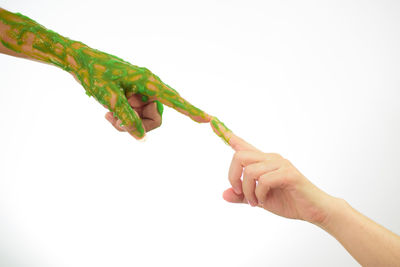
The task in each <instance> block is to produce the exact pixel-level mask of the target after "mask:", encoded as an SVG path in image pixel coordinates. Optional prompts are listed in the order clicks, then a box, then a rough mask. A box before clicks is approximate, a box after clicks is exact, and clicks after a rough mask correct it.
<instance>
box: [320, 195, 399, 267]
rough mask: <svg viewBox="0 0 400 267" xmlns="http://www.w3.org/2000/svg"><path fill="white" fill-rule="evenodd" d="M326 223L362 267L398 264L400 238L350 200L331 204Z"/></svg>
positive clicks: (326, 227)
mask: <svg viewBox="0 0 400 267" xmlns="http://www.w3.org/2000/svg"><path fill="white" fill-rule="evenodd" d="M330 211H331V212H330V213H329V216H328V218H327V220H326V222H325V224H324V225H322V226H321V228H323V229H324V230H325V231H327V232H328V233H329V234H331V235H332V236H333V237H335V238H336V239H337V240H338V241H339V242H340V243H341V244H342V245H343V246H344V247H345V248H346V250H347V251H348V252H349V253H350V254H351V255H352V256H353V257H354V258H355V259H356V260H357V261H358V262H359V263H360V264H361V265H362V266H399V265H400V237H399V236H397V235H396V234H394V233H392V232H391V231H389V230H388V229H386V228H384V227H382V226H380V225H379V224H377V223H375V222H373V221H372V220H370V219H369V218H367V217H365V216H364V215H362V214H361V213H359V212H358V211H356V210H355V209H353V208H352V207H351V206H350V205H349V204H348V203H347V202H345V201H343V200H340V199H338V200H337V201H336V203H332V206H331V207H330Z"/></svg>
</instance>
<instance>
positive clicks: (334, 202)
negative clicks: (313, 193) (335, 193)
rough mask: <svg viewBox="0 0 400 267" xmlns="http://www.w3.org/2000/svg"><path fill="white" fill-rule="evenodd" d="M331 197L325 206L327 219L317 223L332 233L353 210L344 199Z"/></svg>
mask: <svg viewBox="0 0 400 267" xmlns="http://www.w3.org/2000/svg"><path fill="white" fill-rule="evenodd" d="M330 197H331V199H330V200H329V201H327V202H326V203H325V207H324V210H325V215H326V216H325V219H324V220H323V221H321V222H320V223H319V224H316V225H317V226H319V227H320V228H322V229H323V230H324V231H326V232H328V233H330V234H332V233H333V232H334V231H335V229H336V228H337V227H338V225H339V224H338V222H339V221H340V220H341V219H342V218H343V217H344V215H345V214H346V213H348V212H350V211H351V206H350V205H349V204H348V203H347V202H346V201H345V200H344V199H341V198H336V197H332V196H330ZM339 227H340V226H339Z"/></svg>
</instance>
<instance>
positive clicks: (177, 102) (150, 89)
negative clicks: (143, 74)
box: [137, 74, 211, 122]
mask: <svg viewBox="0 0 400 267" xmlns="http://www.w3.org/2000/svg"><path fill="white" fill-rule="evenodd" d="M137 90H138V92H139V93H141V94H143V95H146V96H148V97H149V98H150V99H152V100H158V101H160V102H161V103H163V104H165V105H167V106H169V107H171V108H173V109H175V110H176V111H178V112H180V113H182V114H184V115H186V116H189V117H190V118H191V119H192V120H194V121H196V122H209V121H210V120H211V116H210V115H208V114H207V113H205V112H204V111H202V110H201V109H199V108H197V107H195V106H193V105H192V104H191V103H189V102H188V101H187V100H185V99H184V98H183V97H181V96H180V95H179V93H178V92H177V91H175V90H174V89H173V88H171V87H170V86H169V85H167V84H165V83H163V82H162V81H161V79H160V78H158V77H157V76H156V75H154V74H150V75H148V76H147V79H146V80H145V81H144V84H142V85H138V88H137Z"/></svg>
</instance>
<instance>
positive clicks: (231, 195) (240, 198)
mask: <svg viewBox="0 0 400 267" xmlns="http://www.w3.org/2000/svg"><path fill="white" fill-rule="evenodd" d="M222 197H223V198H224V199H225V200H226V201H228V202H230V203H245V204H247V203H248V202H247V200H246V198H245V197H244V195H243V194H240V195H238V194H236V193H235V191H233V188H228V189H226V190H225V191H224V193H223V194H222Z"/></svg>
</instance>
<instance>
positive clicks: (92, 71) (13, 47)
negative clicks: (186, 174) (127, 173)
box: [0, 8, 228, 142]
mask: <svg viewBox="0 0 400 267" xmlns="http://www.w3.org/2000/svg"><path fill="white" fill-rule="evenodd" d="M0 52H1V53H5V54H8V55H12V56H17V57H23V58H28V59H32V60H36V61H40V62H43V63H48V64H52V65H55V66H57V67H60V68H61V69H63V70H65V71H67V72H69V73H71V74H72V75H73V76H74V77H75V78H76V79H77V80H78V81H79V82H80V83H81V85H82V86H83V87H84V88H85V90H86V93H87V94H88V95H89V96H93V97H94V98H95V99H96V100H97V101H98V102H100V103H101V104H102V105H103V106H105V107H107V108H108V109H109V110H110V113H108V115H107V116H106V118H107V119H108V120H109V121H110V122H112V123H113V125H114V126H116V128H117V129H125V130H127V131H128V132H129V133H130V134H131V135H133V136H134V137H136V138H142V137H144V135H145V132H146V130H148V128H149V127H150V126H151V125H153V124H154V120H153V119H152V118H150V119H149V118H148V113H149V112H147V111H146V110H144V109H142V106H141V104H140V103H138V101H137V100H138V99H141V100H143V101H144V102H148V101H150V102H151V103H153V104H154V105H152V108H153V110H157V111H158V112H159V117H161V113H162V110H163V106H162V104H164V105H167V106H169V107H171V108H174V109H175V110H177V111H178V112H181V113H183V114H184V115H187V116H189V117H190V118H191V119H193V120H194V121H196V122H211V126H212V128H213V130H214V132H215V133H216V134H217V135H219V136H220V137H221V138H223V139H224V141H225V142H228V139H227V137H226V136H225V135H224V134H225V132H226V131H227V130H228V129H227V128H226V127H225V126H224V125H223V124H222V123H221V122H220V121H219V120H218V119H216V118H215V117H212V116H210V115H208V114H207V113H205V112H204V111H202V110H200V109H198V108H197V107H195V106H193V105H192V104H190V103H189V102H188V101H186V100H185V99H184V98H182V97H181V96H180V95H179V93H178V92H177V91H175V90H174V89H173V88H171V87H170V86H168V85H167V84H165V83H164V82H162V81H161V79H160V78H159V77H158V76H156V75H155V74H153V73H152V72H150V71H149V70H148V69H146V68H142V67H138V66H135V65H132V64H130V63H129V62H126V61H124V60H122V59H120V58H118V57H116V56H113V55H110V54H107V53H104V52H101V51H99V50H96V49H93V48H91V47H89V46H87V45H85V44H83V43H81V42H78V41H74V40H71V39H69V38H67V37H64V36H62V35H60V34H58V33H56V32H54V31H51V30H48V29H46V28H45V27H43V26H42V25H40V24H39V23H37V22H35V21H34V20H32V19H30V18H28V17H26V16H24V15H21V14H19V13H12V12H9V11H7V10H5V9H1V8H0ZM134 95H136V96H138V97H137V98H136V99H134V101H129V98H130V97H131V96H134ZM130 104H135V105H136V104H139V106H140V107H138V108H136V109H135V107H134V109H132V108H131V106H133V105H130ZM113 114H114V115H115V116H116V117H117V118H118V119H117V118H114V117H113V116H112V115H113ZM160 122H161V119H160ZM117 123H118V124H119V123H122V124H123V128H121V127H117V126H118V125H116V124H117ZM146 125H147V127H146ZM149 125H150V126H149ZM153 126H154V125H153ZM156 126H157V125H156ZM153 128H154V127H153Z"/></svg>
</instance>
